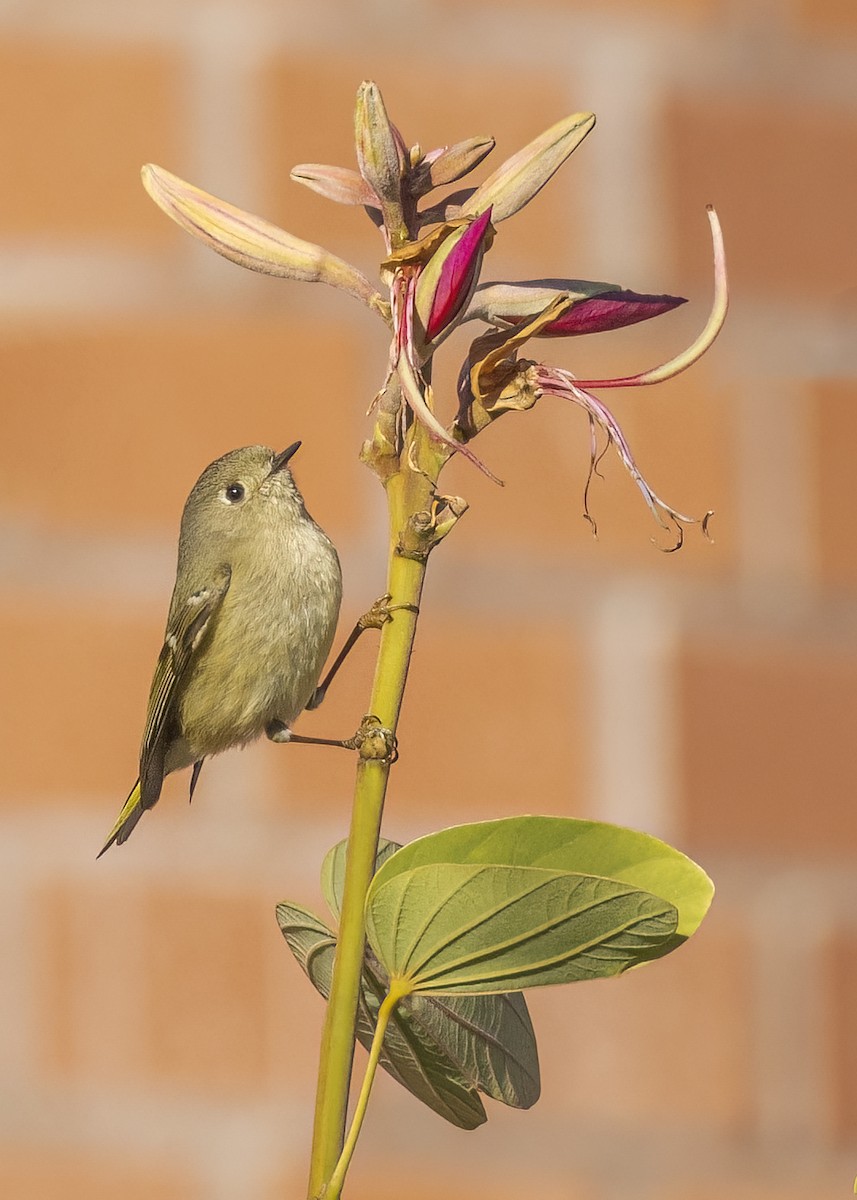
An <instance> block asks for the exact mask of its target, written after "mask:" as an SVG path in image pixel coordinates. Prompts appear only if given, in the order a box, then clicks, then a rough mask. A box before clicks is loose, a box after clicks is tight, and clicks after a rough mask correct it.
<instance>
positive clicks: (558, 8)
mask: <svg viewBox="0 0 857 1200" xmlns="http://www.w3.org/2000/svg"><path fill="white" fill-rule="evenodd" d="M438 3H439V6H440V7H441V8H445V9H447V10H455V11H460V10H456V8H455V3H454V0H438ZM476 3H477V4H478V5H480V6H481V7H485V8H487V7H488V4H487V0H476ZM533 7H534V8H543V9H546V10H548V11H555V12H560V13H562V14H565V13H574V12H578V13H583V14H586V15H588V14H589V13H590V12H591V11H592V10H591V8H590V6H589V5H588V4H587V0H537V2H536V4H535V5H534V6H533ZM491 8H492V10H495V11H496V9H497V8H504V9H510V10H512V11H513V12H519V11H520V8H519V6H518V5H516V4H515V3H514V0H500V3H499V5H495V4H493V3H492V4H491ZM721 11H722V10H721V9H720V8H719V7H718V5H717V3H716V0H686V2H685V0H653V3H652V4H649V5H647V6H646V10H645V19H646V22H647V23H648V24H649V25H650V26H652V27H653V30H657V28H658V26H659V25H662V24H663V22H665V21H669V22H670V23H672V22H674V21H681V22H682V23H683V24H692V23H696V22H699V21H703V20H705V19H707V18H708V17H710V16H711V15H712V14H714V13H717V12H721ZM623 14H633V16H634V18H635V19H637V20H640V19H641V18H642V13H641V10H640V8H639V6H638V5H636V4H635V3H634V0H618V2H614V3H613V4H611V6H610V10H607V12H606V13H605V14H604V15H605V16H606V18H607V21H612V22H613V23H615V24H617V25H618V24H619V23H620V22H621V20H622V15H623ZM599 16H601V13H599ZM581 33H584V31H581ZM584 36H585V35H584ZM581 40H582V39H581ZM576 45H577V47H578V50H580V40H577V41H576Z"/></svg>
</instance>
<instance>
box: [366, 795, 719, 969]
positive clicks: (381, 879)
mask: <svg viewBox="0 0 857 1200" xmlns="http://www.w3.org/2000/svg"><path fill="white" fill-rule="evenodd" d="M429 863H468V864H469V863H486V864H502V865H505V866H520V867H542V868H545V869H548V870H554V871H571V872H574V873H575V874H581V875H600V876H603V877H604V878H606V879H617V880H620V881H622V882H623V883H627V884H630V885H631V886H633V887H635V888H639V889H640V890H641V891H644V892H650V893H651V894H652V895H654V896H660V897H661V899H663V900H667V901H668V902H669V903H670V904H672V905H673V906H674V907H675V908H676V909H678V925H677V927H676V936H675V938H674V939H673V941H672V943H671V944H670V945H669V946H668V947H667V948H666V949H665V950H664V951H663V953H666V950H667V949H673V948H674V947H675V946H676V945H678V944H679V943H680V942H682V941H684V940H685V939H686V938H688V937H690V935H691V934H692V933H693V932H694V931H695V930H696V929H697V927H698V926H699V924H700V922H701V921H702V918H703V917H704V916H705V914H706V912H707V911H708V906H709V905H710V903H711V897H712V896H713V894H714V885H713V884H712V882H711V880H710V879H709V878H708V876H707V875H706V874H705V872H704V871H703V870H702V868H701V867H698V866H697V865H696V863H694V862H693V861H692V860H691V859H689V858H687V856H686V855H684V854H681V853H680V852H679V851H678V850H674V849H673V847H672V846H668V845H667V844H666V842H662V841H660V840H659V839H658V838H655V837H651V836H650V835H649V834H646V833H638V832H636V831H635V830H632V829H623V828H622V827H621V826H619V825H608V824H606V823H604V822H600V821H580V820H576V819H574V818H571V817H539V816H525V817H507V818H505V819H502V820H498V821H479V822H476V823H474V824H472V825H455V826H453V827H452V828H451V829H443V830H441V831H440V832H439V833H432V834H429V835H428V836H427V837H422V838H419V839H418V840H417V841H415V842H409V843H408V845H406V846H404V847H402V849H401V850H399V851H398V852H397V853H396V854H394V855H392V856H391V857H390V858H388V859H387V860H386V861H385V862H384V864H383V865H382V866H381V867H380V868H379V870H378V872H377V874H376V876H375V880H374V881H373V885H372V886H373V889H375V890H377V889H379V888H380V887H382V886H383V884H384V883H386V882H389V880H391V879H392V878H393V877H394V876H395V875H398V874H400V873H401V872H403V871H408V870H411V869H412V868H413V867H421V866H426V865H428V864H429Z"/></svg>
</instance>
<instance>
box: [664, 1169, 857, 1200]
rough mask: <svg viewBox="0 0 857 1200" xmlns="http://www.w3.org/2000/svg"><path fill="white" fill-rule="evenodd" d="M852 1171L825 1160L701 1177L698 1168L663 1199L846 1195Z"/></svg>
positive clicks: (811, 1199) (795, 1199) (783, 1199)
mask: <svg viewBox="0 0 857 1200" xmlns="http://www.w3.org/2000/svg"><path fill="white" fill-rule="evenodd" d="M853 1182H854V1181H853V1172H850V1173H849V1172H848V1171H833V1170H831V1169H830V1168H828V1167H826V1166H825V1165H823V1164H819V1165H818V1166H817V1167H815V1168H813V1167H812V1166H802V1167H800V1168H798V1169H797V1170H795V1169H794V1167H792V1166H791V1164H789V1163H783V1164H777V1165H776V1166H775V1167H768V1166H767V1165H765V1166H764V1167H762V1168H761V1169H759V1168H757V1169H755V1170H754V1169H753V1168H752V1167H748V1168H747V1169H746V1170H745V1171H742V1172H741V1173H740V1174H737V1173H735V1174H733V1173H730V1172H729V1171H728V1169H726V1170H724V1171H723V1172H722V1173H720V1172H718V1173H717V1175H716V1177H715V1178H713V1179H711V1178H709V1179H706V1180H700V1179H699V1177H698V1172H694V1174H693V1175H692V1176H691V1177H689V1178H686V1179H683V1180H682V1181H681V1183H680V1184H679V1185H678V1186H676V1188H675V1189H674V1190H673V1188H669V1189H668V1190H667V1191H666V1192H663V1193H659V1196H660V1195H662V1196H663V1200H723V1197H724V1196H728V1197H729V1200H819V1197H821V1196H837V1195H847V1194H848V1193H849V1192H850V1191H852V1185H853Z"/></svg>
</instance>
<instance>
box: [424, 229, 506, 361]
mask: <svg viewBox="0 0 857 1200" xmlns="http://www.w3.org/2000/svg"><path fill="white" fill-rule="evenodd" d="M492 238H493V227H492V225H491V209H490V208H489V209H487V210H486V211H485V212H484V213H482V214H481V216H478V217H476V219H475V220H473V221H468V222H466V223H465V224H463V225H461V226H460V227H459V228H457V229H455V230H453V232H452V233H450V234H449V235H448V237H446V238H445V240H444V241H443V242H442V243H441V245H440V248H439V249H438V250H437V251H436V252H435V254H434V255H432V257H431V258H430V259H429V261H428V262H427V263H426V266H425V267H424V269H423V271H422V272H421V274H420V277H419V282H418V283H417V290H416V300H415V308H416V314H417V317H418V318H419V320H420V321H421V322H422V326H423V330H424V331H425V340H426V341H427V342H432V341H434V340H435V338H437V337H438V336H439V334H441V333H442V332H443V331H444V330H445V329H447V328H448V327H449V326H450V325H451V324H452V322H453V321H455V319H456V317H457V316H458V315H459V314H460V313H462V312H463V311H464V310H465V308H466V306H467V303H468V301H469V300H470V297H471V296H472V294H473V289H474V288H475V287H476V283H477V280H478V278H479V270H480V267H481V265H482V256H483V255H484V253H485V251H486V249H487V248H488V246H489V245H490V244H491V240H492Z"/></svg>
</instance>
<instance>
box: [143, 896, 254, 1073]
mask: <svg viewBox="0 0 857 1200" xmlns="http://www.w3.org/2000/svg"><path fill="white" fill-rule="evenodd" d="M143 919H144V925H143V927H142V938H143V943H144V979H145V983H144V987H145V1013H144V1017H143V1026H142V1028H141V1029H139V1030H138V1031H137V1032H138V1036H139V1037H140V1039H141V1042H142V1047H143V1055H144V1064H145V1065H147V1066H148V1069H149V1071H150V1072H151V1074H152V1075H153V1076H154V1077H155V1078H156V1079H159V1080H162V1081H170V1082H172V1083H173V1084H178V1085H181V1086H184V1087H188V1088H192V1089H194V1090H213V1091H215V1092H220V1093H223V1092H227V1093H230V1094H232V1093H246V1092H248V1091H254V1090H258V1089H260V1088H261V1087H262V1086H263V1085H264V1083H265V1081H266V1074H267V1069H266V1048H267V1045H268V1032H269V1031H268V1005H267V995H266V978H265V966H266V959H267V948H266V942H268V940H269V939H271V940H273V939H274V937H275V936H276V927H275V926H274V924H273V921H272V916H271V912H270V911H265V909H264V907H263V906H262V905H260V904H259V903H258V901H257V898H256V897H245V896H242V895H239V894H230V893H229V892H221V891H214V890H212V891H211V892H205V891H196V892H191V891H189V890H187V889H186V888H184V889H183V888H182V887H181V886H176V888H175V889H159V890H157V891H154V892H152V893H151V894H150V895H149V896H148V897H146V898H145V901H144V918H143Z"/></svg>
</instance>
